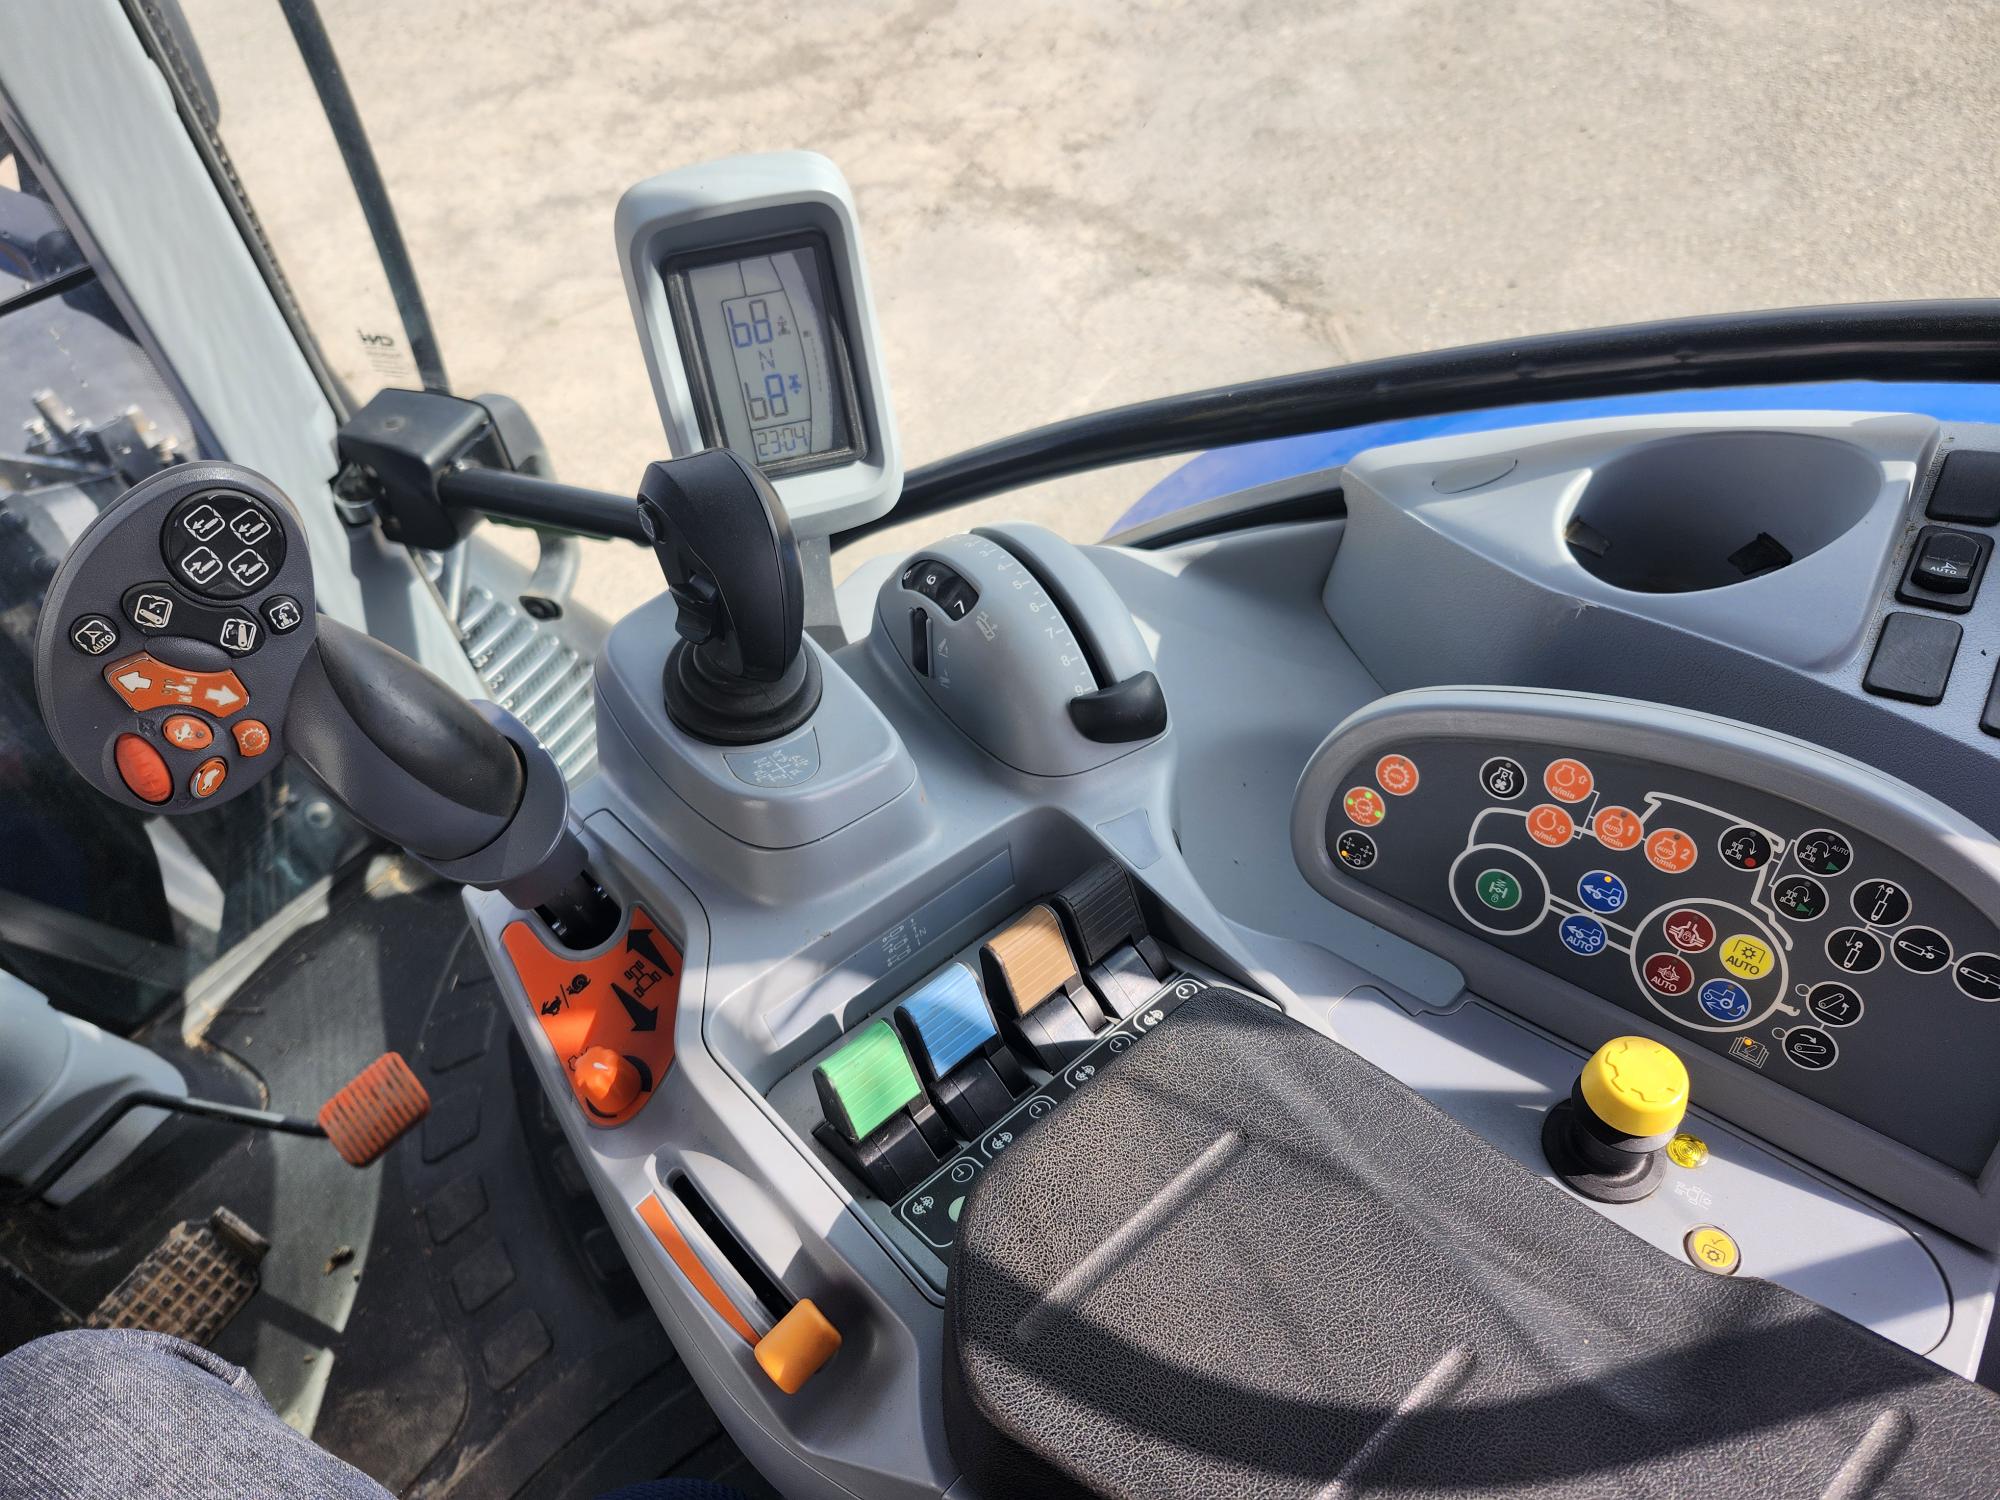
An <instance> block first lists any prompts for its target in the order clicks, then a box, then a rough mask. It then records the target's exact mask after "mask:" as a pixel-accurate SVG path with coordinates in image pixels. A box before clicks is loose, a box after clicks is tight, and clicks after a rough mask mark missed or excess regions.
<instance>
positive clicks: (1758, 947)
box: [1722, 933, 1778, 979]
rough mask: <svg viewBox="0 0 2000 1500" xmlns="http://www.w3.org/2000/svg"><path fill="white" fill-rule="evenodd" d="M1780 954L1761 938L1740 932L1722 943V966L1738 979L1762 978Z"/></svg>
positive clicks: (1769, 970)
mask: <svg viewBox="0 0 2000 1500" xmlns="http://www.w3.org/2000/svg"><path fill="white" fill-rule="evenodd" d="M1777 961H1778V956H1777V955H1776V954H1775V953H1773V952H1772V951H1771V947H1770V944H1768V943H1766V942H1764V941H1763V940H1762V939H1761V938H1753V937H1750V936H1749V935H1747V934H1745V933H1738V934H1737V935H1736V936H1735V937H1733V938H1731V939H1729V941H1728V942H1726V943H1724V944H1723V945H1722V967H1723V968H1725V969H1727V970H1728V971H1729V972H1730V973H1732V974H1734V975H1735V976H1736V977H1737V978H1738V979H1762V978H1763V977H1764V976H1765V975H1766V974H1768V973H1770V972H1771V966H1772V965H1773V964H1775V963H1776V962H1777Z"/></svg>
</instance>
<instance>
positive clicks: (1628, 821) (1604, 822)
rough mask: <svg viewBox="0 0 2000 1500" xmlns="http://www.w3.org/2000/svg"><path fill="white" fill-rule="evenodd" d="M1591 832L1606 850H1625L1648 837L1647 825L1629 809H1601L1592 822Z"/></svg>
mask: <svg viewBox="0 0 2000 1500" xmlns="http://www.w3.org/2000/svg"><path fill="white" fill-rule="evenodd" d="M1590 831H1591V832H1592V833H1594V834H1596V835H1597V842H1598V843H1600V844H1602V845H1603V846H1604V847H1605V848H1607V849H1617V850H1625V849H1631V848H1635V847H1636V846H1637V845H1638V842H1639V840H1640V839H1642V838H1644V837H1645V836H1646V825H1645V824H1644V823H1642V822H1640V821H1639V815H1638V814H1637V813H1635V812H1633V811H1632V809H1631V808H1629V807H1600V808H1599V809H1598V810H1597V815H1596V816H1595V817H1593V818H1592V819H1591V820H1590Z"/></svg>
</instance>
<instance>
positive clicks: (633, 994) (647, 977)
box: [500, 906, 681, 1126]
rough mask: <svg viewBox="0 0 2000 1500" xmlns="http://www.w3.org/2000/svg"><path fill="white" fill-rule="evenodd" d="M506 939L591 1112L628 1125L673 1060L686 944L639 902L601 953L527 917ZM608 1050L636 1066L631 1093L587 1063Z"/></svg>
mask: <svg viewBox="0 0 2000 1500" xmlns="http://www.w3.org/2000/svg"><path fill="white" fill-rule="evenodd" d="M500 942H501V945H502V946H503V947H505V948H506V950H507V957H508V958H509V959H510V960H511V961H512V962H513V965H514V972H515V973H517V974H519V975H520V976H521V984H522V985H523V987H524V988H526V990H527V992H528V1000H529V1003H530V1004H532V1005H533V1006H534V1007H535V1016H536V1019H537V1020H539V1021H540V1022H541V1023H542V1034H543V1035H544V1036H546V1037H547V1038H548V1039H549V1045H550V1046H552V1047H553V1048H555V1052H556V1056H557V1058H558V1059H560V1060H561V1062H562V1065H563V1072H564V1073H565V1074H566V1075H568V1078H569V1086H570V1089H571V1091H572V1092H574V1093H575V1095H576V1102H577V1103H578V1104H580V1105H582V1106H583V1117H584V1118H585V1119H586V1120H588V1121H590V1123H591V1124H593V1125H606V1126H608V1125H622V1124H624V1123H625V1122H626V1121H627V1120H629V1119H631V1118H632V1116H634V1115H636V1114H637V1113H638V1112H639V1111H640V1110H641V1109H643V1108H645V1105H646V1101H647V1100H648V1099H650V1098H651V1097H652V1095H653V1090H654V1089H655V1088H657V1087H658V1086H659V1084H660V1081H661V1080H662V1079H664V1078H665V1077H666V1076H667V1069H668V1068H669V1067H671V1066H673V1061H674V1013H675V1008H676V1005H677V1003H678V1001H679V999H680V993H681V950H680V949H678V948H676V947H675V946H674V944H673V942H672V940H671V939H669V938H668V937H667V935H666V933H665V932H663V931H661V930H660V927H659V925H658V924H657V923H655V922H654V921H653V919H652V918H651V917H648V916H647V915H646V913H645V912H644V911H642V910H641V909H640V908H638V907H636V906H635V907H633V908H632V918H631V921H630V923H629V924H628V925H627V927H626V929H625V932H624V935H623V936H621V937H620V938H618V939H617V941H616V942H614V943H613V944H612V945H611V947H610V948H608V949H606V950H605V951H604V952H603V953H600V954H598V955H597V956H596V957H595V958H582V959H580V958H578V957H576V956H575V955H574V954H571V953H564V952H555V951H552V950H551V949H550V948H549V947H548V946H547V945H546V944H545V943H544V942H543V940H542V938H541V936H540V935H539V934H538V933H537V932H536V930H535V928H534V927H533V926H531V925H530V924H529V923H527V922H512V923H509V924H508V926H507V929H506V931H504V932H502V933H501V934H500ZM600 1050H601V1051H604V1052H608V1053H610V1055H611V1056H612V1057H614V1058H617V1059H618V1060H620V1061H621V1062H623V1063H624V1064H625V1065H626V1066H628V1067H629V1068H631V1070H632V1073H633V1076H634V1077H635V1078H636V1080H637V1087H636V1088H635V1089H634V1091H633V1092H632V1093H631V1095H630V1097H626V1096H625V1095H624V1093H623V1091H622V1090H620V1089H611V1088H607V1087H606V1085H607V1084H608V1083H610V1082H612V1081H613V1080H610V1079H607V1078H605V1077H604V1075H603V1071H602V1070H601V1069H598V1068H586V1067H585V1066H584V1064H585V1062H586V1060H587V1059H588V1058H589V1057H590V1056H591V1054H592V1053H594V1052H597V1051H600ZM614 1071H615V1070H614ZM621 1100H622V1102H620V1101H621Z"/></svg>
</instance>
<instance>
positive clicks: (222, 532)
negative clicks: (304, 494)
mask: <svg viewBox="0 0 2000 1500" xmlns="http://www.w3.org/2000/svg"><path fill="white" fill-rule="evenodd" d="M312 597H313V581H312V570H311V561H310V558H309V556H308V552H307V546H306V540H305V535H304V532H303V530H302V529H301V528H300V525H299V521H298V518H297V516H296V515H295V513H294V512H293V509H292V506H291V504H290V502H289V501H287V500H286V499H285V498H284V496H283V495H282V494H280V493H279V492H278V490H277V489H276V488H275V487H274V486H272V485H270V484H269V482H268V481H266V480H263V479H261V478H259V477H258V476H256V475H254V474H250V473H249V472H248V471H246V470H242V469H238V468H235V467H233V466H226V465H218V464H203V463H194V464H182V465H178V466H176V467H175V468H172V469H168V470H165V471H163V472H162V473H160V474H157V475H154V476H153V477H152V478H151V479H148V480H145V481H143V482H141V483H140V484H138V485H135V486H134V487H133V488H132V489H131V490H129V491H127V492H126V494H125V495H124V496H122V497H121V498H120V499H119V500H117V501H116V502H114V503H113V504H112V505H111V506H109V507H107V508H106V509H105V510H104V511H103V512H102V513H101V514H100V515H99V516H98V517H97V519H96V520H95V521H93V522H92V523H91V525H90V526H89V527H88V528H86V529H85V531H84V533H83V535H82V536H81V537H79V538H78V539H77V542H76V544H75V545H74V546H73V547H72V548H71V550H70V554H69V556H68V558H67V559H65V561H64V563H63V566H62V568H61V569H60V570H59V571H58V572H57V574H56V577H55V578H54V580H53V581H52V582H51V583H50V586H49V593H48V598H47V601H46V603H45V604H44V606H43V610H42V620H41V627H40V632H39V634H38V636H37V640H36V653H35V676H36V683H37V688H38V692H39V696H40V700H41V709H42V718H43V721H44V722H45V723H46V724H47V725H48V726H49V731H50V733H51V735H52V736H53V738H54V739H55V741H56V744H57V747H58V748H59V749H60V750H61V751H62V752H63V754H64V755H65V756H66V757H67V758H68V759H69V760H70V761H71V762H72V763H73V764H74V765H75V766H76V767H77V769H78V770H79V771H81V772H82V773H83V774H84V775H85V777H86V778H87V779H89V780H90V781H91V782H92V783H93V784H94V785H95V786H96V787H97V788H98V790H100V791H102V792H104V793H105V794H106V795H108V796H110V797H112V798H114V799H115V800H117V801H120V802H123V803H125V804H126V805H127V806H130V807H135V808H144V809H146V810H148V811H156V812H166V813H181V812H193V811H195V810H196V809H198V808H204V809H205V808H210V807H214V806H217V805H219V804H221V803H224V802H227V801H229V800H230V799H231V798H233V797H237V796H240V795H242V794H243V793H244V792H246V791H248V790H249V789H250V788H251V787H253V786H255V785H256V784H257V783H258V782H260V781H261V780H263V778H264V777H265V776H267V775H269V774H270V772H271V770H272V768H273V767H275V766H276V765H278V764H279V763H280V762H281V761H282V760H283V758H284V756H283V751H284V745H283V738H284V735H283V730H284V723H285V711H286V707H287V704H288V703H289V700H290V698H291V695H292V691H293V686H294V683H295V682H296V680H297V678H298V674H299V672H300V669H301V667H302V666H303V665H304V664H305V662H306V660H307V658H308V656H309V654H310V653H311V652H312V651H313V650H314V647H315V643H316V631H315V628H314V625H313V621H314V618H315V617H314V615H313V613H312ZM278 622H282V628H280V624H279V623H278ZM274 749H275V750H276V751H277V752H278V753H276V754H273V753H271V752H272V751H273V750H274Z"/></svg>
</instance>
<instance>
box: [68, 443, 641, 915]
mask: <svg viewBox="0 0 2000 1500" xmlns="http://www.w3.org/2000/svg"><path fill="white" fill-rule="evenodd" d="M35 686H36V693H37V696H38V698H39V700H40V703H41V710H42V719H43V722H44V723H45V724H46V725H47V726H48V730H49V735H50V737H51V739H53V740H54V742H55V744H56V747H57V748H58V749H59V750H61V751H62V753H63V755H64V757H65V758H66V759H67V760H68V761H69V763H70V765H71V766H72V767H73V768H74V769H75V770H76V771H77V773H78V774H79V775H81V776H82V777H83V778H84V780H86V781H88V782H90V783H91V785H93V786H95V787H96V788H97V789H98V790H99V791H101V792H103V793H104V794H105V795H106V796H108V797H110V798H112V799H113V800H114V801H117V802H119V803H122V804H123V805H125V806H127V807H130V808H134V809H136V810H139V811H142V812H153V813H165V814H169V815H173V814H181V813H193V812H199V811H203V810H205V809H207V808H209V807H215V806H220V805H221V804H223V803H225V802H228V801H230V800H231V799H233V798H235V797H239V796H241V795H242V794H243V793H244V792H245V791H247V790H249V788H251V787H252V786H255V785H256V784H257V783H258V782H260V781H261V780H263V779H264V778H265V777H266V776H268V775H269V774H270V773H271V770H272V768H273V767H274V766H276V765H277V764H278V763H279V762H281V761H282V760H284V759H285V758H286V757H287V756H288V755H289V756H296V757H297V758H298V759H299V760H301V761H302V762H304V763H305V765H306V766H307V767H309V768H310V769H311V770H312V772H313V774H314V775H316V776H317V777H318V778H319V779H320V781H321V782H322V783H323V784H324V785H325V787H326V789H327V791H329V792H330V793H331V794H332V795H333V797H334V798H335V800H337V801H338V802H340V803H341V804H342V805H343V806H344V807H346V808H347V810H348V811H349V812H350V813H352V814H353V815H354V816H355V818H356V819H358V820H359V821H360V822H361V823H363V824H365V825H366V826H367V827H369V828H371V829H373V830H374V831H375V832H376V833H378V834H380V835H382V836H383V837H384V838H386V839H389V840H390V841H392V842H394V843H397V844H400V845H402V846H403V847H404V848H405V849H406V850H408V851H409V852H410V853H411V854H412V855H414V856H415V857H417V858H418V859H420V860H422V861H423V862H424V863H425V864H427V865H429V866H430V867H431V868H432V869H434V870H436V871H437V872H438V873H439V874H441V875H444V876H445V877H446V878H448V879H452V880H457V881H461V882H463V883H465V884H467V885H473V886H479V887H482V888H484V889H488V890H500V891H502V892H504V893H506V895H507V896H508V898H509V899H510V900H512V901H514V902H515V903H516V904H517V905H520V906H527V907H539V908H541V909H543V911H544V912H545V913H546V914H547V915H548V916H549V920H550V922H551V925H552V926H554V927H555V928H556V929H557V931H558V933H559V934H570V935H572V936H573V937H574V939H575V940H576V941H578V942H580V943H582V942H587V941H588V940H589V939H588V934H589V933H591V932H593V931H597V930H599V929H603V928H605V926H606V923H607V922H610V923H615V922H616V920H617V916H618V912H617V908H616V906H615V905H613V904H612V903H611V902H610V900H609V898H608V897H606V896H605V894H604V893H603V891H602V890H600V889H599V888H598V887H597V886H596V884H595V882H594V881H592V880H591V878H590V876H589V875H588V874H587V873H586V871H585V870H584V860H583V846H582V844H581V843H580V842H579V841H578V840H577V837H576V835H575V834H574V833H573V832H571V831H570V828H569V822H568V814H569V790H568V786H567V784H566V783H565V782H564V780H563V776H562V772H561V770H560V769H559V768H558V767H557V766H556V763H555V761H554V760H553V759H551V758H550V756H549V754H548V752H547V751H546V750H544V749H543V748H542V746H541V745H540V744H539V743H538V742H537V741H536V740H535V738H534V736H533V735H531V734H530V733H529V732H528V731H527V730H526V729H525V728H524V727H523V726H522V725H521V724H520V723H519V722H518V721H517V720H515V719H514V717H513V716H512V715H510V714H508V713H507V712H506V711H505V710H503V709H500V708H498V707H496V706H494V705H493V704H491V703H468V702H467V701H466V700H465V699H463V698H461V697H460V696H459V695H458V693H457V692H455V691H454V690H453V689H452V688H450V687H449V686H447V685H446V684H445V683H443V682H441V681H439V680H438V679H437V678H436V677H433V676H432V675H431V674H430V673H429V672H427V671H425V670H424V669H423V668H422V667H421V666H419V665H418V664H417V663H415V662H413V661H411V660H410V659H409V658H408V657H406V656H404V655H402V654H401V653H400V652H397V651H395V650H393V649H391V648H390V647H388V646H385V645H383V644H382V643H381V642H379V641H377V640H374V639H373V638H372V637H369V636H366V635H363V634H362V633H361V632H359V631H356V630H351V629H349V628H348V627H347V626H345V625H342V624H341V623H340V622H339V621H337V620H332V619H327V618H325V617H322V616H320V615H319V614H317V613H316V612H315V611H314V609H313V578H312V565H311V559H310V558H309V557H308V556H307V552H306V536H305V531H304V528H303V527H301V526H300V524H299V518H298V515H297V513H296V511H295V510H294V509H293V507H292V503H291V501H290V500H289V499H287V498H286V496H285V495H284V494H283V493H282V492H281V491H280V490H279V489H278V488H277V486H276V485H274V484H272V483H271V482H270V481H269V480H268V479H265V478H264V477H263V476H262V475H259V474H255V473H253V472H251V471H250V470H248V469H245V468H242V467H240V466H239V465H236V464H224V463H193V464H181V465H177V466H176V467H174V468H171V469H167V470H165V471H163V472H161V473H159V474H155V475H153V476H151V477H150V478H148V479H145V480H143V481H141V482H140V483H139V484H136V485H134V486H133V487H132V488H131V489H129V490H127V491H126V492H125V493H124V494H123V495H121V496H120V497H119V498H118V499H117V500H115V501H114V502H112V504H111V505H109V506H107V507H106V508H105V510H104V511H103V512H102V513H101V514H100V515H99V516H98V517H97V519H96V520H94V521H93V522H91V524H90V525H89V526H88V527H87V528H85V530H84V532H83V534H82V535H81V536H80V537H78V538H77V541H76V544H75V545H74V546H73V547H72V548H71V549H70V552H69V556H68V557H67V558H65V559H64V561H63V565H62V567H61V568H60V569H59V570H58V571H57V573H56V576H55V578H54V579H53V580H52V581H51V582H50V585H49V591H48V597H47V599H46V601H45V602H44V604H43V606H42V613H41V622H40V626H39V629H38V632H37V635H36V640H35Z"/></svg>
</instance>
